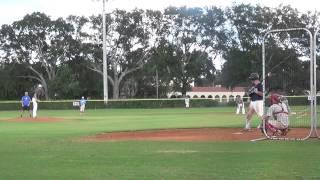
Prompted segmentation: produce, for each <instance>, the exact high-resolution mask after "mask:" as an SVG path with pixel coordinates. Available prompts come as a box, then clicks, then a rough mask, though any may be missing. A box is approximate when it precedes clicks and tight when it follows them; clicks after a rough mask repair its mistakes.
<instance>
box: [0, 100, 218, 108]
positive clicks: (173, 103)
mask: <svg viewBox="0 0 320 180" xmlns="http://www.w3.org/2000/svg"><path fill="white" fill-rule="evenodd" d="M72 102H73V101H51V102H45V101H43V102H40V103H39V109H52V110H58V109H78V107H74V106H73V104H72ZM190 104H191V107H215V106H218V105H219V103H218V102H217V101H215V100H212V99H190ZM178 107H180V108H181V107H185V104H184V99H160V100H118V101H115V100H111V101H109V102H108V104H107V105H106V104H104V102H103V101H88V102H87V105H86V108H87V109H103V108H178ZM20 108H21V104H20V102H16V101H15V102H13V101H12V102H5V103H4V102H2V103H0V110H18V109H20Z"/></svg>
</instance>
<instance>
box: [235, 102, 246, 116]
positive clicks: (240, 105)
mask: <svg viewBox="0 0 320 180" xmlns="http://www.w3.org/2000/svg"><path fill="white" fill-rule="evenodd" d="M241 109H242V114H245V113H246V109H245V108H244V104H243V103H242V104H238V106H237V112H236V113H237V114H239V113H240V110H241Z"/></svg>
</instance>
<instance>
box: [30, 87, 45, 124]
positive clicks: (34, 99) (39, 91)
mask: <svg viewBox="0 0 320 180" xmlns="http://www.w3.org/2000/svg"><path fill="white" fill-rule="evenodd" d="M41 96H43V89H42V85H41V84H39V85H38V87H37V88H36V90H35V91H34V95H33V97H32V104H33V109H32V117H33V118H36V117H37V111H38V103H39V102H40V98H41Z"/></svg>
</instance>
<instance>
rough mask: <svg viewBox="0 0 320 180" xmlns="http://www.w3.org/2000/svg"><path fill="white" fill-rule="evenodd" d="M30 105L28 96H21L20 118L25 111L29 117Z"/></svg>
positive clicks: (26, 94) (25, 94) (26, 93)
mask: <svg viewBox="0 0 320 180" xmlns="http://www.w3.org/2000/svg"><path fill="white" fill-rule="evenodd" d="M30 103H31V98H30V97H29V95H28V92H25V93H24V96H22V98H21V107H22V109H21V115H20V117H22V115H23V114H24V112H25V111H28V112H29V116H30V117H31V111H30Z"/></svg>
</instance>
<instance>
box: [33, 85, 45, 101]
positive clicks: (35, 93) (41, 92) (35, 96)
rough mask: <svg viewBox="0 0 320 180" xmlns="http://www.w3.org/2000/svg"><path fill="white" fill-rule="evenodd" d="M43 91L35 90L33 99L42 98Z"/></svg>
mask: <svg viewBox="0 0 320 180" xmlns="http://www.w3.org/2000/svg"><path fill="white" fill-rule="evenodd" d="M43 94H44V93H43V90H42V88H39V87H38V88H36V90H35V91H34V95H33V97H34V98H36V99H40V98H41V97H42V96H43Z"/></svg>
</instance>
